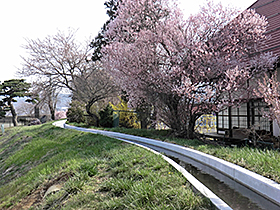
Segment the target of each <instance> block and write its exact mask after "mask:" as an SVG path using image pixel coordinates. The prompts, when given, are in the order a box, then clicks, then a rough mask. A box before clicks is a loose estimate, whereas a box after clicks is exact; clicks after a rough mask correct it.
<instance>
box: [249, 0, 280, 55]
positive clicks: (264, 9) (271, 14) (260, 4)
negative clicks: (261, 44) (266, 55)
mask: <svg viewBox="0 0 280 210" xmlns="http://www.w3.org/2000/svg"><path fill="white" fill-rule="evenodd" d="M249 9H255V10H256V12H257V13H259V14H260V15H264V16H266V18H267V20H268V23H269V25H268V28H267V33H266V35H267V36H268V37H269V40H268V41H267V46H266V48H265V51H271V52H273V53H274V54H276V55H278V56H279V57H280V0H258V1H256V2H255V3H254V4H253V5H252V6H250V7H249Z"/></svg>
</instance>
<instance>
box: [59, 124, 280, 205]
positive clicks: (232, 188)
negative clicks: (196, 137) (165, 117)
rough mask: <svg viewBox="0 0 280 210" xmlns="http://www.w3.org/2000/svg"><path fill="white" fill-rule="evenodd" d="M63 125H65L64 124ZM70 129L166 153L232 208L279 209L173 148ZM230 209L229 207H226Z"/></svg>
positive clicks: (88, 130)
mask: <svg viewBox="0 0 280 210" xmlns="http://www.w3.org/2000/svg"><path fill="white" fill-rule="evenodd" d="M61 127H64V125H62V126H61ZM65 127H67V128H70V129H76V130H80V131H86V132H92V133H99V134H102V135H106V136H110V137H113V138H118V139H120V140H123V141H130V142H134V143H137V144H139V145H142V146H145V147H148V148H150V149H152V150H155V151H157V152H160V153H164V154H165V155H166V156H168V157H169V158H171V159H172V160H173V161H175V162H176V163H177V164H179V165H180V166H182V167H183V168H185V169H186V170H187V171H188V172H189V173H190V174H192V175H193V176H194V177H195V178H196V179H197V180H199V181H200V182H201V183H202V184H203V185H205V186H206V187H207V188H208V189H209V190H211V191H212V192H213V193H214V194H215V195H216V196H218V197H219V198H220V199H222V200H223V201H224V202H225V203H226V204H227V205H228V206H229V207H230V208H232V209H234V210H235V209H237V210H247V209H250V210H279V209H280V206H279V205H277V204H275V203H274V202H271V201H270V200H268V199H266V198H265V197H263V196H261V195H259V194H258V193H256V192H254V191H252V190H250V189H249V188H247V187H246V186H244V185H242V184H240V183H238V182H236V181H235V180H233V179H231V178H229V177H228V176H226V175H225V174H222V173H220V172H218V171H216V170H214V169H213V168H211V167H209V166H206V165H204V164H203V163H200V162H197V161H195V160H194V159H191V158H189V157H187V156H184V155H182V154H181V153H178V152H176V151H175V150H172V149H167V148H162V147H160V146H155V145H153V144H149V143H143V142H139V141H133V140H131V139H130V138H120V137H116V136H114V134H113V132H106V131H96V130H91V129H83V128H78V127H74V126H68V125H67V126H65ZM225 209H228V208H225Z"/></svg>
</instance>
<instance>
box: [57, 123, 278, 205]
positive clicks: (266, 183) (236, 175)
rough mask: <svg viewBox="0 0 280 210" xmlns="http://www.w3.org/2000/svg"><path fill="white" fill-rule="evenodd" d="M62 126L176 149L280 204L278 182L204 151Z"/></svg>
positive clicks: (140, 138) (100, 131) (125, 135)
mask: <svg viewBox="0 0 280 210" xmlns="http://www.w3.org/2000/svg"><path fill="white" fill-rule="evenodd" d="M60 122H61V121H60ZM62 127H65V128H70V129H77V130H80V131H85V132H91V133H97V134H101V135H106V136H110V137H113V138H120V139H126V140H132V141H136V142H139V143H145V144H149V145H153V146H158V147H161V148H164V149H168V150H174V151H176V153H179V154H182V155H184V156H186V157H189V158H191V159H193V160H195V161H198V162H200V163H202V164H204V165H207V166H209V167H211V168H213V169H215V170H217V171H219V172H220V173H223V174H224V175H226V176H228V177H230V178H231V179H233V180H235V181H237V182H239V183H241V184H243V185H245V186H246V187H248V188H250V189H251V190H253V191H254V192H256V193H258V194H260V195H262V196H263V197H265V198H267V199H269V200H270V201H272V202H273V203H275V204H277V205H278V206H280V184H278V183H276V182H274V181H272V180H270V179H268V178H265V177H263V176H261V175H259V174H256V173H254V172H251V171H249V170H247V169H244V168H242V167H240V166H237V165H235V164H233V163H229V162H227V161H224V160H222V159H219V158H216V157H214V156H211V155H208V154H205V153H202V152H199V151H196V150H193V149H190V148H186V147H183V146H180V145H176V144H171V143H167V142H162V141H157V140H153V139H148V138H143V137H138V136H133V135H128V134H122V133H116V132H109V131H102V130H92V129H85V128H78V127H74V126H70V125H66V124H65V125H63V126H62ZM166 158H167V157H166ZM170 161H172V160H171V159H170ZM168 162H169V161H168ZM173 162H174V161H173ZM178 166H179V165H178ZM174 167H175V166H174ZM179 167H180V166H179ZM179 167H178V168H179ZM175 168H176V167H175ZM182 169H183V168H182ZM177 170H179V169H177ZM180 170H181V169H180ZM183 170H185V169H183ZM187 173H188V172H187ZM191 176H192V175H191ZM186 178H187V177H186ZM187 179H188V178H187ZM212 202H213V201H212ZM218 208H219V207H218ZM229 208H230V207H229ZM219 209H226V208H219Z"/></svg>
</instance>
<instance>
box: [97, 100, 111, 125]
mask: <svg viewBox="0 0 280 210" xmlns="http://www.w3.org/2000/svg"><path fill="white" fill-rule="evenodd" d="M99 116H100V122H99V123H100V126H102V127H105V128H112V127H113V109H112V107H111V106H110V105H109V104H108V105H107V106H106V107H105V109H103V110H100V111H99Z"/></svg>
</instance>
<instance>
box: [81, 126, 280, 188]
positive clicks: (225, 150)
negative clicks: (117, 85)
mask: <svg viewBox="0 0 280 210" xmlns="http://www.w3.org/2000/svg"><path fill="white" fill-rule="evenodd" d="M76 125H77V124H76ZM80 126H81V125H80ZM93 128H94V127H93ZM95 129H96V128H95ZM105 130H110V131H115V132H122V133H126V134H131V135H136V136H142V137H147V138H152V139H158V140H162V141H166V142H171V143H175V144H179V145H182V146H186V147H189V148H192V149H196V150H199V151H201V152H204V153H207V154H210V155H213V156H215V157H218V158H221V159H224V160H226V161H229V162H232V163H234V164H237V165H239V166H242V167H244V168H246V169H248V170H251V171H253V172H255V173H258V174H260V175H262V176H264V177H267V178H269V179H272V180H274V181H276V182H278V183H280V153H279V151H276V150H269V149H256V148H249V147H243V148H236V147H235V148H231V147H223V146H215V145H209V144H205V143H203V142H201V141H199V140H188V139H182V138H174V137H172V134H171V132H170V131H168V130H141V129H125V128H111V129H105Z"/></svg>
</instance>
